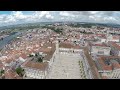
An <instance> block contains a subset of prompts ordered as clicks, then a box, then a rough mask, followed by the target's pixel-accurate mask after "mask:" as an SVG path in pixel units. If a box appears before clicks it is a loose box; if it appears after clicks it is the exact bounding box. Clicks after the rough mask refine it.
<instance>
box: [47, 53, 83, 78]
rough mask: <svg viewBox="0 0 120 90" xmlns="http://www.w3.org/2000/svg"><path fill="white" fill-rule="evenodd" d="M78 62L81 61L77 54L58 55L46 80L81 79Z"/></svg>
mask: <svg viewBox="0 0 120 90" xmlns="http://www.w3.org/2000/svg"><path fill="white" fill-rule="evenodd" d="M79 60H82V58H81V56H80V55H79V54H72V53H71V54H68V53H59V54H58V55H57V56H56V59H55V61H54V62H53V65H52V67H51V70H50V72H49V74H48V77H47V79H82V78H81V75H80V66H79V63H78V62H79Z"/></svg>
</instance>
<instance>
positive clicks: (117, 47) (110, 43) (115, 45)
mask: <svg viewBox="0 0 120 90" xmlns="http://www.w3.org/2000/svg"><path fill="white" fill-rule="evenodd" d="M108 44H109V45H111V46H113V47H115V48H116V49H117V50H120V46H119V45H118V44H116V43H115V42H110V41H109V42H108Z"/></svg>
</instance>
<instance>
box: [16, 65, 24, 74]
mask: <svg viewBox="0 0 120 90" xmlns="http://www.w3.org/2000/svg"><path fill="white" fill-rule="evenodd" d="M16 73H17V74H18V75H20V76H23V75H24V69H22V68H21V67H18V68H16Z"/></svg>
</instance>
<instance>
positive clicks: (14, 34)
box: [0, 32, 21, 49]
mask: <svg viewBox="0 0 120 90" xmlns="http://www.w3.org/2000/svg"><path fill="white" fill-rule="evenodd" d="M20 34H21V33H20V32H14V33H11V34H10V35H9V36H7V37H5V38H4V39H3V40H0V49H2V48H3V47H4V46H5V45H6V44H8V43H9V42H10V41H11V40H13V39H14V38H15V37H17V36H18V35H20Z"/></svg>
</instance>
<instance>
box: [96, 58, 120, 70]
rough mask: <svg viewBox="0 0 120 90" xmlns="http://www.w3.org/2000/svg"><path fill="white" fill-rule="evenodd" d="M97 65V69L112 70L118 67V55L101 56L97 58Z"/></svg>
mask: <svg viewBox="0 0 120 90" xmlns="http://www.w3.org/2000/svg"><path fill="white" fill-rule="evenodd" d="M98 64H99V65H97V67H98V69H99V70H114V69H119V68H120V57H118V56H101V57H100V58H99V59H98Z"/></svg>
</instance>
